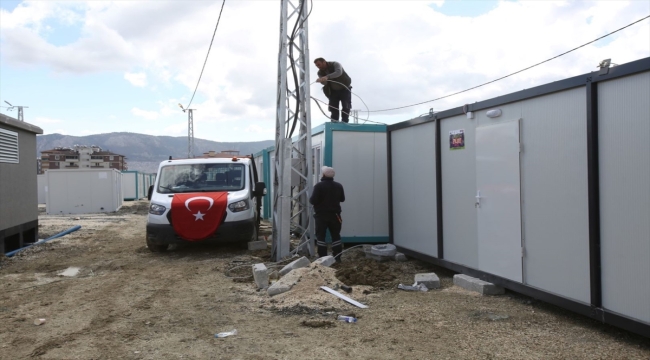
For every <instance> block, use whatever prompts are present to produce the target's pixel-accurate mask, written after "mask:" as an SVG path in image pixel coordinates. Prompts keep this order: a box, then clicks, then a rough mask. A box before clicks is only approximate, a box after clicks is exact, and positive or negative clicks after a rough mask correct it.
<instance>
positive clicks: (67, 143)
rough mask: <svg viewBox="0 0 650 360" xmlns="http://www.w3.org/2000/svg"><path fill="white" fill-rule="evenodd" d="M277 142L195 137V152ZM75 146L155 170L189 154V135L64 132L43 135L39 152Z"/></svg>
mask: <svg viewBox="0 0 650 360" xmlns="http://www.w3.org/2000/svg"><path fill="white" fill-rule="evenodd" d="M274 144H275V141H274V140H264V141H254V142H217V141H210V140H204V139H197V138H194V155H195V156H196V155H201V154H203V153H204V152H208V151H211V150H213V151H215V152H221V151H224V150H237V151H239V154H240V155H250V154H254V153H256V152H258V151H261V150H262V149H265V148H268V147H270V146H273V145H274ZM74 145H96V146H99V147H101V148H102V150H105V151H110V152H113V153H116V154H120V155H124V156H126V161H127V163H128V168H129V170H137V171H141V172H145V173H155V172H156V171H157V170H158V165H159V164H160V162H161V161H163V160H166V159H168V158H169V156H170V155H171V156H172V157H174V158H184V157H187V136H177V137H173V136H153V135H145V134H136V133H130V132H114V133H108V134H97V135H87V136H70V135H61V134H48V135H39V136H37V138H36V151H37V152H38V155H39V157H40V153H41V151H43V150H51V149H53V148H55V147H73V146H74Z"/></svg>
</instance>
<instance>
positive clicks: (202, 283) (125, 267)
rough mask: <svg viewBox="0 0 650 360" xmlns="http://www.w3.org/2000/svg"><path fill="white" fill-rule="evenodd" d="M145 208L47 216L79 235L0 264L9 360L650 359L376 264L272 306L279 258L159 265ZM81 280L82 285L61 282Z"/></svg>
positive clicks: (648, 352)
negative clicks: (341, 295)
mask: <svg viewBox="0 0 650 360" xmlns="http://www.w3.org/2000/svg"><path fill="white" fill-rule="evenodd" d="M147 205H148V204H147V202H146V201H134V202H127V203H126V204H125V206H124V207H123V208H122V209H121V210H120V211H118V212H117V213H112V214H86V215H67V216H63V215H59V216H50V215H45V213H44V212H41V215H40V216H39V231H40V236H39V237H40V238H46V237H49V236H51V235H54V234H56V233H59V232H61V231H63V230H66V229H69V228H70V227H72V226H75V225H81V226H82V227H81V229H80V230H78V231H76V232H73V233H71V234H69V235H66V236H64V237H61V238H59V239H56V240H52V241H49V242H47V243H45V244H42V245H38V246H34V247H32V248H30V249H26V250H24V251H22V252H21V253H19V254H18V255H16V256H15V257H12V258H3V259H2V261H1V263H0V279H1V280H0V359H27V358H39V359H309V358H312V359H328V358H329V359H343V358H350V359H402V358H408V359H649V358H650V341H648V339H646V338H642V337H640V336H637V335H634V334H632V333H629V332H626V331H624V330H620V329H618V328H615V327H612V326H608V325H603V324H601V323H599V322H597V321H595V320H591V319H589V318H586V317H584V316H580V315H576V314H573V313H571V312H569V311H565V310H563V309H560V308H558V307H555V306H551V305H548V304H545V303H543V302H540V301H537V300H535V299H532V298H529V297H526V296H522V295H519V294H516V293H513V292H508V291H507V292H506V294H505V295H500V296H481V295H478V294H477V293H473V292H469V291H465V290H462V289H460V288H458V287H456V286H454V285H453V283H452V276H453V273H452V272H449V271H447V270H445V269H441V268H437V267H435V266H432V265H429V264H426V263H423V262H419V261H416V260H413V259H410V260H409V261H406V262H394V261H391V262H383V263H379V262H375V261H374V260H370V259H366V258H365V256H364V254H363V252H361V251H357V249H352V250H350V251H348V252H346V253H345V254H344V256H343V263H342V264H336V265H334V267H333V269H328V268H318V267H314V268H311V269H301V270H302V271H303V273H304V274H303V277H302V279H301V281H300V282H298V283H297V284H296V285H295V286H294V288H293V289H292V290H291V291H289V292H287V293H284V294H280V295H277V296H275V297H269V296H268V295H267V294H266V292H264V291H257V289H256V288H255V285H254V283H253V280H252V277H251V264H253V263H258V262H265V263H267V264H268V263H269V262H270V258H269V256H270V251H269V250H260V251H256V252H251V251H248V250H246V249H242V247H241V246H237V245H233V244H217V245H200V246H186V247H180V248H176V249H172V250H171V251H168V252H167V253H151V252H150V251H149V250H148V249H147V247H146V246H145V223H146V214H147ZM264 230H265V231H266V232H267V233H268V231H269V228H268V226H265V227H264ZM268 265H269V266H271V264H268ZM71 267H76V268H78V269H79V272H78V274H77V275H76V276H61V275H60V274H61V273H62V272H63V271H65V270H66V269H69V268H71ZM294 271H296V270H294ZM421 272H435V273H437V274H438V276H439V277H440V280H441V288H440V289H437V290H431V291H428V292H409V291H402V290H398V289H397V285H398V284H399V283H403V284H406V285H410V284H412V283H413V276H414V274H416V273H421ZM324 284H327V285H329V286H330V287H336V285H337V284H346V285H349V286H352V288H353V291H352V293H351V294H350V297H352V298H354V299H356V300H358V301H360V302H362V303H364V304H367V305H368V306H369V308H368V309H359V308H356V307H354V306H352V305H350V304H348V303H346V302H344V301H342V300H339V299H338V298H336V297H334V296H333V295H331V294H328V293H325V292H324V291H322V290H320V289H319V288H318V286H319V285H324ZM339 314H343V315H353V316H355V317H357V318H358V322H357V323H356V324H349V323H344V322H341V321H337V320H336V316H337V315H339ZM38 319H45V320H44V323H42V324H40V325H36V323H35V321H37V323H38V321H39V320H38ZM233 329H236V330H237V334H236V335H233V336H229V337H225V338H215V337H214V334H215V333H220V332H226V331H231V330H233Z"/></svg>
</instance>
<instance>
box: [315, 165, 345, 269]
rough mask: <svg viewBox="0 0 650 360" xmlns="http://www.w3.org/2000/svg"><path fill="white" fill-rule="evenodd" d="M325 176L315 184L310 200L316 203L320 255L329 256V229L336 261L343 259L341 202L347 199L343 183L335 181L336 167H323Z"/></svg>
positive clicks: (317, 237)
mask: <svg viewBox="0 0 650 360" xmlns="http://www.w3.org/2000/svg"><path fill="white" fill-rule="evenodd" d="M321 171H322V173H323V177H322V178H321V179H320V182H319V183H318V184H316V185H314V191H313V192H312V194H311V197H310V198H309V202H310V203H311V204H312V205H314V219H315V220H316V245H317V246H318V256H319V257H323V256H327V244H326V243H325V235H326V232H327V230H328V229H329V231H330V235H331V236H332V255H333V256H334V258H335V259H336V261H337V262H338V261H341V252H342V251H343V244H342V243H341V225H342V220H341V203H342V202H344V201H345V193H344V192H343V185H341V184H339V183H337V182H336V181H334V169H332V168H331V167H328V166H323V168H322V170H321Z"/></svg>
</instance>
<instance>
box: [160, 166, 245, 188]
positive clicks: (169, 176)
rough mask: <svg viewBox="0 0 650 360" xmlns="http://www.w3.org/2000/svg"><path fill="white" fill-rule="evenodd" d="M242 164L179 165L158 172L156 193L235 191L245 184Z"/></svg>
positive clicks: (165, 167)
mask: <svg viewBox="0 0 650 360" xmlns="http://www.w3.org/2000/svg"><path fill="white" fill-rule="evenodd" d="M245 178H246V177H245V171H244V166H243V165H242V164H179V165H167V166H164V167H163V168H162V169H161V170H160V181H159V182H158V193H161V194H172V193H183V192H210V191H237V190H242V189H244V187H245V186H244V185H245V184H246V179H245Z"/></svg>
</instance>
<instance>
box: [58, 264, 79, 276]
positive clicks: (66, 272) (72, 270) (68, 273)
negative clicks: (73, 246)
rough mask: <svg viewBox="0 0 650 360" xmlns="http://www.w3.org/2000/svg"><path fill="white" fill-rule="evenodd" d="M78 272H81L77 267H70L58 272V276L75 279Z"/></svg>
mask: <svg viewBox="0 0 650 360" xmlns="http://www.w3.org/2000/svg"><path fill="white" fill-rule="evenodd" d="M79 270H81V269H80V268H78V267H74V266H71V267H69V268H67V269H65V270H64V271H62V272H60V273H59V274H58V275H59V276H66V277H75V276H77V275H78V274H79Z"/></svg>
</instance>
